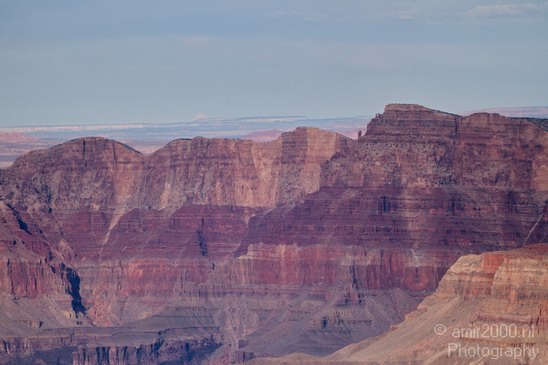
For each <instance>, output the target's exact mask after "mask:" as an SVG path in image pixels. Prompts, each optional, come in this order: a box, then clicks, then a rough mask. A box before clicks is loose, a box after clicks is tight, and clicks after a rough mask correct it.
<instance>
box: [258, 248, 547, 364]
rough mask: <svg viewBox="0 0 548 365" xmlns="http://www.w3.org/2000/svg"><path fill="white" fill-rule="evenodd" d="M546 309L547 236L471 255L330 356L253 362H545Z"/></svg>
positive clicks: (290, 357) (301, 356)
mask: <svg viewBox="0 0 548 365" xmlns="http://www.w3.org/2000/svg"><path fill="white" fill-rule="evenodd" d="M547 311H548V244H540V245H533V246H530V247H527V248H520V249H514V250H511V251H506V252H501V251H495V252H489V253H484V254H482V255H467V256H463V257H461V258H460V259H459V260H458V261H457V262H456V263H455V264H454V265H453V266H452V267H451V268H450V269H449V271H448V272H447V274H446V275H445V276H444V277H443V279H442V280H441V282H440V284H439V287H438V289H437V290H436V292H435V293H434V294H433V295H432V296H429V297H427V298H426V299H425V300H424V301H423V302H422V303H421V304H420V305H419V306H418V308H417V310H416V311H414V312H412V313H410V314H409V315H408V316H407V317H406V319H405V321H404V322H402V323H400V324H397V325H395V326H392V328H391V329H390V331H389V332H387V333H385V334H384V335H382V336H380V337H378V338H375V339H372V340H366V341H363V342H360V343H357V344H353V345H350V346H347V347H345V348H343V349H341V350H339V351H337V352H335V353H334V354H332V355H329V356H327V357H325V358H313V357H311V356H304V355H299V354H294V355H291V356H288V357H286V358H281V359H258V360H257V361H256V362H253V361H252V362H251V363H250V364H255V363H257V364H282V363H283V364H288V365H289V364H332V365H335V364H340V365H342V364H403V363H405V364H426V363H428V364H440V365H441V364H472V363H482V364H545V363H546V361H547V359H548V315H547V313H548V312H547Z"/></svg>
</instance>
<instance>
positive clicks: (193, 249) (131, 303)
mask: <svg viewBox="0 0 548 365" xmlns="http://www.w3.org/2000/svg"><path fill="white" fill-rule="evenodd" d="M547 143H548V139H547V138H546V124H545V121H543V120H535V119H523V118H522V119H515V118H505V117H501V116H499V115H496V114H485V113H482V114H474V115H471V116H468V117H460V116H457V115H452V114H447V113H443V112H439V111H434V110H431V109H427V108H424V107H421V106H416V105H402V104H391V105H388V106H387V107H386V109H385V111H384V113H383V114H379V115H377V116H376V117H375V118H374V119H373V120H372V121H371V122H370V123H369V125H368V128H367V132H366V133H365V134H364V135H363V136H361V137H360V138H359V139H358V140H351V139H348V138H345V137H343V136H340V135H337V134H335V133H331V132H325V131H322V130H318V129H311V128H298V129H297V130H295V131H293V132H289V133H283V134H282V135H281V136H280V137H279V138H278V139H276V140H273V141H269V142H261V143H260V142H253V141H248V140H227V139H205V138H194V139H192V140H175V141H173V142H171V143H169V144H168V145H166V146H165V147H163V148H162V149H160V150H158V151H156V152H155V153H153V154H152V155H148V156H144V155H142V154H140V153H139V152H137V151H135V150H133V149H131V148H130V147H128V146H125V145H123V144H121V143H118V142H115V141H111V140H106V139H102V138H82V139H78V140H74V141H71V142H67V143H65V144H62V145H58V146H55V147H52V148H49V149H46V150H38V151H33V152H31V153H29V154H26V155H24V156H22V157H20V158H19V159H17V161H16V162H15V163H14V164H13V166H12V167H10V168H9V169H5V170H0V214H1V215H2V219H3V223H2V225H1V226H0V240H1V241H0V242H1V246H0V248H1V250H2V251H1V252H2V256H1V257H0V295H1V296H2V297H1V302H2V308H3V309H2V311H0V312H1V313H0V316H2V317H3V318H5V319H6V321H2V324H0V338H1V339H2V341H3V347H2V346H0V362H7V361H15V362H21V361H27V362H29V363H32V361H35V360H38V359H42V360H44V361H59V362H60V363H73V364H133V363H139V362H141V363H143V362H147V363H161V362H167V361H181V362H186V363H192V362H194V363H205V362H206V361H209V363H210V364H215V363H217V364H224V363H229V362H238V361H240V362H241V361H244V360H249V359H250V358H252V357H257V356H266V355H274V356H279V355H284V354H289V353H292V352H298V351H300V352H307V353H310V354H315V355H327V354H328V353H331V352H334V351H336V350H337V349H339V348H341V347H343V346H345V345H347V344H349V343H354V342H358V341H360V340H362V339H364V338H367V337H371V336H377V335H380V334H382V333H383V332H385V331H386V330H387V329H388V328H389V326H390V325H391V324H394V323H397V322H399V321H401V320H402V319H403V318H404V316H405V314H407V313H409V312H410V311H412V310H414V309H415V307H416V305H417V304H418V303H419V302H420V301H421V300H422V299H423V298H424V297H425V296H426V295H428V294H430V293H432V291H433V290H434V289H436V287H437V286H438V283H439V282H440V280H441V278H442V277H443V275H444V274H445V272H446V271H447V269H448V268H449V267H450V266H451V265H452V264H453V263H454V262H455V261H456V260H457V259H458V258H459V257H460V256H462V255H464V254H469V253H480V252H483V251H493V250H500V249H510V248H516V247H522V246H524V245H530V244H534V243H538V242H543V241H544V240H545V239H546V214H547V209H548V191H547V189H548V184H547V181H548V164H547V161H546V160H547V157H546V156H547V154H546V148H547ZM4 303H5V304H4ZM4 308H5V309H4ZM54 358H55V360H51V359H54ZM206 358H207V360H206ZM48 359H49V360H48Z"/></svg>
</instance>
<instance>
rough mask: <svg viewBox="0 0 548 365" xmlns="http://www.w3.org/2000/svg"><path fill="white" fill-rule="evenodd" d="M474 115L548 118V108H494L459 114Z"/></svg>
mask: <svg viewBox="0 0 548 365" xmlns="http://www.w3.org/2000/svg"><path fill="white" fill-rule="evenodd" d="M474 113H497V114H500V115H504V116H506V117H525V118H527V117H528V118H548V106H518V107H496V108H487V109H480V110H473V111H468V112H462V113H459V114H460V115H463V116H467V115H470V114H474Z"/></svg>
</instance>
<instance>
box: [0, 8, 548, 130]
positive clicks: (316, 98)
mask: <svg viewBox="0 0 548 365" xmlns="http://www.w3.org/2000/svg"><path fill="white" fill-rule="evenodd" d="M547 85H548V2H547V1H544V0H543V1H534V0H525V1H511V0H507V1H505V0H501V1H475V0H458V1H457V0H454V1H449V0H419V1H410V0H392V1H390V0H384V1H368V0H363V1H357V0H356V1H349V0H338V1H332V0H329V1H328V0H277V1H253V0H224V1H207V0H202V1H161V0H158V1H140V0H132V1H121V0H120V1H117V0H108V1H103V0H94V1H73V0H71V1H61V0H48V1H42V0H40V1H25V0H0V126H21V125H51V124H86V123H127V122H144V123H147V122H178V121H189V120H192V119H193V118H194V117H195V116H197V115H198V116H200V115H207V116H211V117H220V118H230V117H240V116H254V115H302V116H308V117H314V118H317V117H336V116H353V115H371V114H374V113H376V112H380V111H382V108H383V106H384V105H385V104H387V103H390V102H410V103H420V104H424V105H426V106H430V107H433V108H437V109H442V110H447V111H451V112H461V111H466V110H475V109H481V108H485V107H495V106H525V105H546V104H548V86H547Z"/></svg>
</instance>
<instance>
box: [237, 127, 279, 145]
mask: <svg viewBox="0 0 548 365" xmlns="http://www.w3.org/2000/svg"><path fill="white" fill-rule="evenodd" d="M281 135H282V131H280V130H278V129H270V130H264V131H256V132H251V133H248V134H246V135H245V136H243V137H242V139H250V140H252V141H255V142H266V141H272V140H275V139H276V138H278V137H279V136H281Z"/></svg>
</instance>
